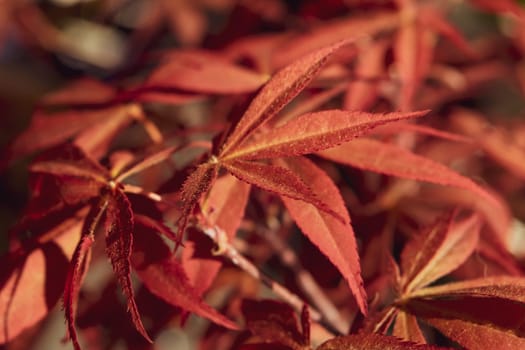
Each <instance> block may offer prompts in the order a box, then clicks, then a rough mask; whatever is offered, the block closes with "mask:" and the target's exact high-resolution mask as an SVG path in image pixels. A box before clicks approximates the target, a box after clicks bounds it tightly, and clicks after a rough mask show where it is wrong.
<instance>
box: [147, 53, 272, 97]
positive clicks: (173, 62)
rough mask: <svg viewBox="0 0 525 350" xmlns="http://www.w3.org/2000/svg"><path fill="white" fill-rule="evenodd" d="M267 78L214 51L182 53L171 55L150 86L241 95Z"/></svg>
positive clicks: (255, 88)
mask: <svg viewBox="0 0 525 350" xmlns="http://www.w3.org/2000/svg"><path fill="white" fill-rule="evenodd" d="M267 79H268V77H267V76H265V75H263V74H259V73H257V72H254V71H251V70H248V69H246V68H243V67H240V66H237V65H235V64H232V63H229V62H228V61H227V60H225V59H224V58H223V57H221V56H219V55H216V54H213V53H211V52H204V51H187V52H184V51H181V52H176V53H172V54H170V55H169V59H168V61H167V62H166V63H164V64H162V65H161V66H160V67H159V68H157V69H156V70H155V71H154V73H153V74H152V75H151V76H150V78H149V79H148V81H147V83H146V84H147V86H155V87H163V88H166V87H169V88H177V89H182V90H188V91H193V92H198V93H212V94H237V93H246V92H252V91H255V90H257V89H258V88H259V87H260V86H261V85H262V84H264V83H265V82H266V80H267Z"/></svg>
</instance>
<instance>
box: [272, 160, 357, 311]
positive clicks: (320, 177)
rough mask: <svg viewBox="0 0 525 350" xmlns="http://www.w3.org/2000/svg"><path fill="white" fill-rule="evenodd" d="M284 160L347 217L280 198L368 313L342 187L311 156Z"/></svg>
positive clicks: (301, 202) (330, 204) (287, 165)
mask: <svg viewBox="0 0 525 350" xmlns="http://www.w3.org/2000/svg"><path fill="white" fill-rule="evenodd" d="M285 162H286V167H287V168H289V169H290V170H292V171H293V172H294V173H296V174H298V175H299V176H300V177H301V179H302V180H303V181H304V182H305V183H308V184H309V185H310V187H311V188H312V191H314V192H315V194H316V195H317V196H318V197H319V199H320V200H322V201H323V202H325V203H327V204H328V205H329V206H330V207H331V208H332V209H333V210H334V211H336V212H337V213H338V214H339V215H341V216H342V217H343V218H344V219H345V223H342V222H341V221H340V220H337V219H335V218H334V217H333V216H332V215H328V214H326V213H325V212H322V211H319V209H318V208H316V207H315V206H314V205H312V204H309V203H306V202H303V201H298V200H293V199H289V198H286V197H281V198H282V200H283V202H284V204H285V205H286V208H287V209H288V211H289V212H290V215H291V216H292V218H293V219H294V221H295V222H296V223H297V225H298V226H299V227H300V228H301V231H302V232H303V233H304V234H305V235H306V236H307V237H308V238H309V239H310V240H311V241H312V243H314V244H315V245H316V246H317V247H318V248H319V250H321V252H322V253H323V254H324V255H326V256H327V257H328V259H329V260H330V261H331V262H332V263H333V264H334V265H335V266H336V267H337V268H338V269H339V271H340V272H341V274H342V275H343V277H344V278H345V279H346V281H347V283H348V286H349V287H350V290H351V291H352V293H353V294H354V296H355V298H356V300H357V304H358V305H359V308H360V309H361V311H362V312H363V314H366V313H367V303H366V292H365V290H364V288H363V279H362V278H361V267H360V265H359V254H358V252H357V243H356V241H355V236H354V231H353V229H352V226H351V225H350V217H349V215H348V212H347V210H346V207H345V204H344V201H343V198H342V197H341V194H340V193H339V190H338V189H337V187H336V186H335V184H334V183H333V182H332V180H331V179H330V178H329V177H328V175H326V174H325V173H324V172H323V171H322V170H321V169H319V168H318V167H317V166H316V165H315V164H314V163H312V162H311V161H309V160H308V159H306V158H289V159H286V161H285Z"/></svg>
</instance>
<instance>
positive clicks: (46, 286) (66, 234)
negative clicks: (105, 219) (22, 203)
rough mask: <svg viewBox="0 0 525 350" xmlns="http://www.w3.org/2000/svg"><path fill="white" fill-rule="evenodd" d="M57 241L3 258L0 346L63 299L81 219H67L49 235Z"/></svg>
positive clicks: (39, 318) (42, 316)
mask: <svg viewBox="0 0 525 350" xmlns="http://www.w3.org/2000/svg"><path fill="white" fill-rule="evenodd" d="M51 231H55V233H56V234H57V236H56V238H55V239H54V240H53V241H52V242H50V243H48V244H44V245H42V246H40V247H38V248H35V249H33V250H31V251H29V252H27V253H26V254H24V255H22V256H16V254H12V255H11V254H8V255H5V256H3V257H2V259H1V261H0V263H1V264H2V272H1V273H0V344H3V343H6V342H8V341H11V340H12V339H14V338H15V337H16V336H18V335H19V334H20V333H21V332H22V331H24V330H25V329H26V328H28V327H31V326H32V325H34V324H35V323H37V322H38V321H40V320H41V319H43V318H44V317H45V316H46V315H47V314H48V312H50V311H51V310H52V309H53V307H54V306H55V305H56V303H57V302H58V300H59V299H60V297H61V295H62V292H63V289H64V283H65V281H66V275H67V265H68V263H69V260H70V259H71V257H72V255H73V251H74V250H75V246H76V245H77V242H78V238H79V235H80V231H81V220H80V219H79V218H77V217H73V218H70V219H66V220H64V221H63V222H61V223H60V224H59V225H58V226H57V227H55V228H54V229H53V230H50V231H48V232H47V233H48V234H49V235H50V236H51V237H52V236H55V233H53V232H51Z"/></svg>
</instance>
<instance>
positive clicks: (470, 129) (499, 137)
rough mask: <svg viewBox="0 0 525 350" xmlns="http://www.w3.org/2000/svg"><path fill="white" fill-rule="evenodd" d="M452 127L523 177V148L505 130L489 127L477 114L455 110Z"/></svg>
mask: <svg viewBox="0 0 525 350" xmlns="http://www.w3.org/2000/svg"><path fill="white" fill-rule="evenodd" d="M451 122H452V125H453V127H455V128H456V129H458V130H459V131H460V132H462V133H464V134H466V135H468V136H470V137H472V138H473V139H474V140H475V142H477V143H478V144H479V145H480V146H481V147H482V148H483V151H485V152H486V154H487V156H489V157H491V158H492V159H494V161H496V162H498V163H499V164H501V165H502V166H503V167H505V168H507V169H508V170H509V171H510V172H512V173H513V174H514V175H516V176H518V177H519V178H521V179H525V149H524V148H523V147H520V146H519V145H518V143H517V142H515V141H514V140H513V138H512V137H511V136H510V135H509V134H508V133H506V132H505V130H503V129H501V128H496V127H490V125H489V124H488V123H487V121H486V120H485V119H484V118H483V117H482V116H481V115H479V114H477V113H475V112H472V111H468V110H457V111H455V112H454V113H453V114H452V116H451Z"/></svg>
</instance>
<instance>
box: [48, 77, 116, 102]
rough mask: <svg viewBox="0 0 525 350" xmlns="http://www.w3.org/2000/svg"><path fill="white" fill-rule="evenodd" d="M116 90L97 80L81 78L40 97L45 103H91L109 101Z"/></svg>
mask: <svg viewBox="0 0 525 350" xmlns="http://www.w3.org/2000/svg"><path fill="white" fill-rule="evenodd" d="M115 95H116V90H115V89H114V88H113V87H111V86H109V85H106V84H104V83H102V82H100V81H98V80H94V79H91V78H83V79H79V80H76V81H74V82H73V83H71V84H69V85H68V86H66V87H65V88H64V89H61V90H59V91H56V92H53V93H51V94H49V95H46V96H44V97H43V98H42V101H41V102H42V103H43V104H45V105H93V104H102V103H106V102H109V101H110V100H111V99H113V98H114V97H115Z"/></svg>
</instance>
